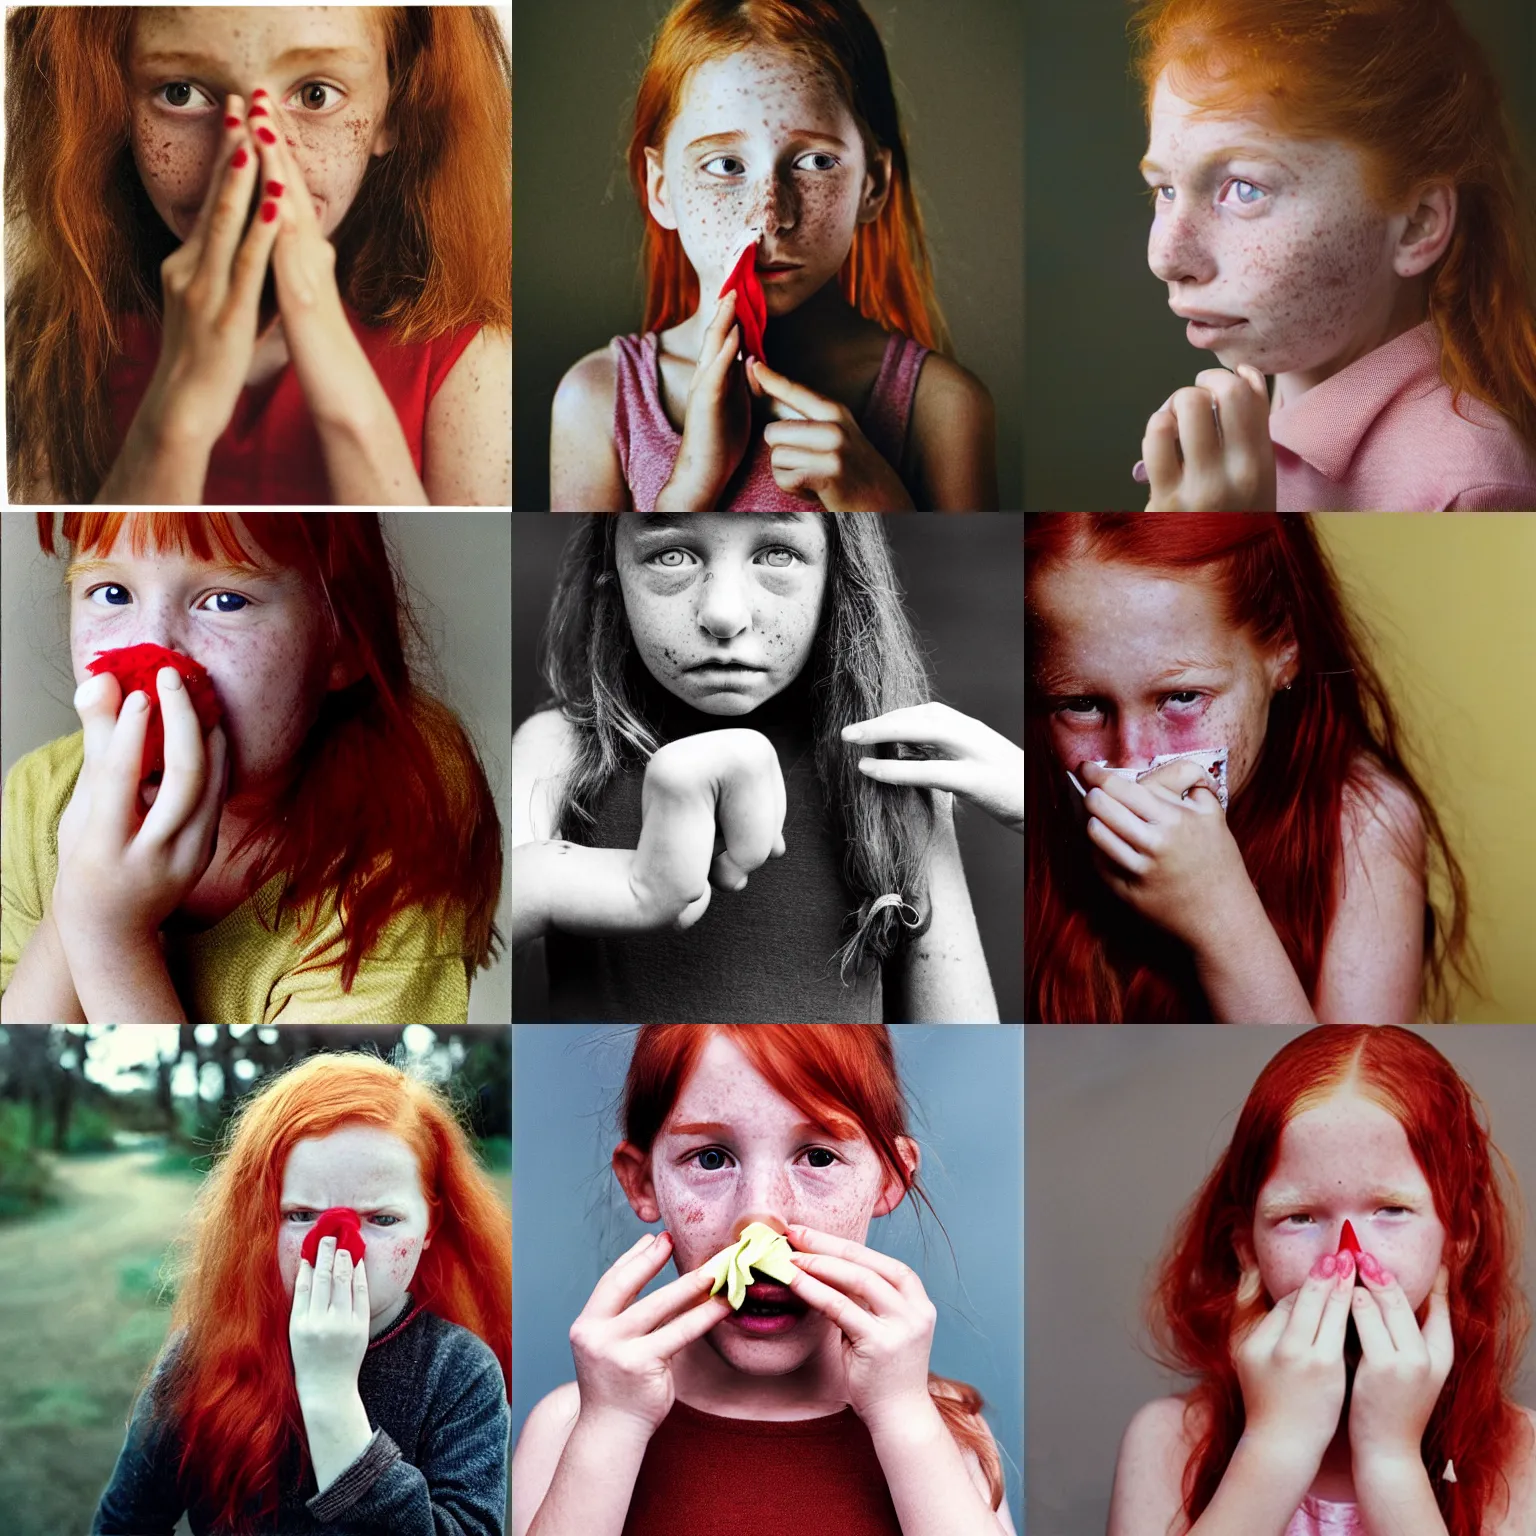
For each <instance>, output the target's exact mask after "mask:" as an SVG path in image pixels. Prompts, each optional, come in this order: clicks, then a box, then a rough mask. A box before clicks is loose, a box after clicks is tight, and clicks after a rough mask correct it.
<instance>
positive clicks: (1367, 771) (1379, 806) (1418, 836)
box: [1340, 757, 1425, 870]
mask: <svg viewBox="0 0 1536 1536" xmlns="http://www.w3.org/2000/svg"><path fill="white" fill-rule="evenodd" d="M1341 817H1342V820H1341V829H1340V830H1341V832H1342V834H1343V836H1342V846H1343V850H1344V855H1345V858H1346V860H1347V859H1348V858H1349V857H1350V856H1351V854H1352V853H1353V855H1354V856H1355V857H1357V858H1358V857H1363V856H1365V855H1367V854H1369V853H1372V852H1378V853H1387V854H1390V855H1391V856H1393V857H1395V858H1397V859H1398V860H1399V862H1401V863H1403V864H1404V865H1406V866H1407V867H1408V868H1410V869H1413V870H1422V868H1423V863H1424V853H1425V829H1424V815H1423V812H1422V811H1421V810H1420V809H1419V803H1418V801H1417V800H1415V799H1414V797H1413V794H1412V792H1411V791H1410V790H1409V789H1408V787H1407V785H1405V784H1404V783H1403V782H1402V781H1401V780H1400V779H1397V778H1394V777H1393V776H1392V775H1391V774H1390V773H1388V772H1387V771H1386V770H1385V769H1384V768H1382V767H1381V766H1380V765H1379V764H1377V763H1375V762H1372V761H1371V759H1369V758H1367V757H1361V758H1359V759H1357V760H1356V762H1355V765H1354V769H1353V772H1352V773H1351V776H1350V779H1349V781H1348V783H1347V784H1346V785H1345V786H1344V797H1343V803H1342V806H1341Z"/></svg>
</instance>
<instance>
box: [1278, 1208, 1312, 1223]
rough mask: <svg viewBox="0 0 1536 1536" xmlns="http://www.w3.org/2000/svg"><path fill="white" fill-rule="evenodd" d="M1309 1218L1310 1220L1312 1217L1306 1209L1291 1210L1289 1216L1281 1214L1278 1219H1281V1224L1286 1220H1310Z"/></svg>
mask: <svg viewBox="0 0 1536 1536" xmlns="http://www.w3.org/2000/svg"><path fill="white" fill-rule="evenodd" d="M1311 1220H1312V1217H1311V1216H1310V1214H1309V1213H1308V1212H1306V1211H1292V1212H1291V1214H1290V1215H1289V1216H1282V1217H1281V1218H1280V1221H1281V1224H1282V1225H1283V1224H1284V1223H1285V1222H1288V1221H1311Z"/></svg>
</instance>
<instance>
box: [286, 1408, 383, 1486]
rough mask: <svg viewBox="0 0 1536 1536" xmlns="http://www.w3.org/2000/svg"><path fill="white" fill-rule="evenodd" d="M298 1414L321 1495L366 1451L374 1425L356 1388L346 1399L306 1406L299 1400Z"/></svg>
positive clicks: (371, 1437) (316, 1484)
mask: <svg viewBox="0 0 1536 1536" xmlns="http://www.w3.org/2000/svg"><path fill="white" fill-rule="evenodd" d="M299 1412H300V1413H301V1414H302V1415H303V1418H304V1438H305V1440H306V1441H307V1442H308V1444H309V1459H310V1461H311V1462H312V1463H313V1465H314V1469H315V1489H316V1491H317V1492H319V1493H324V1492H325V1490H326V1489H327V1488H329V1487H330V1486H331V1484H332V1483H334V1482H335V1481H336V1479H337V1478H338V1477H340V1476H341V1474H342V1473H343V1472H345V1471H346V1470H347V1468H348V1467H350V1466H351V1465H352V1463H353V1462H354V1461H356V1460H357V1458H358V1457H359V1456H361V1455H362V1454H363V1452H364V1451H365V1450H367V1449H368V1442H369V1441H370V1440H372V1439H373V1426H372V1425H371V1424H370V1423H369V1422H368V1410H367V1409H366V1408H364V1407H363V1400H362V1398H361V1397H359V1396H358V1393H357V1389H356V1388H355V1387H354V1388H353V1390H352V1391H351V1393H349V1394H348V1395H347V1396H345V1397H342V1398H339V1399H337V1400H334V1401H333V1400H330V1399H321V1400H319V1401H313V1400H312V1401H310V1402H307V1403H306V1402H305V1401H304V1400H303V1399H302V1398H300V1399H299Z"/></svg>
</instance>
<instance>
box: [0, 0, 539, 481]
mask: <svg viewBox="0 0 1536 1536" xmlns="http://www.w3.org/2000/svg"><path fill="white" fill-rule="evenodd" d="M137 14H139V13H138V11H137V9H136V8H135V7H132V6H111V5H84V6H56V5H22V6H16V7H15V8H14V9H13V10H12V11H11V14H10V16H9V17H8V18H7V21H6V141H7V142H6V154H5V216H6V221H7V235H8V240H7V249H6V257H7V280H8V285H9V288H8V295H7V301H6V326H5V346H6V410H7V416H6V430H7V443H8V456H9V460H10V464H9V470H10V485H11V499H12V500H13V501H22V500H32V501H36V500H38V499H39V497H38V496H37V495H35V494H32V495H28V494H27V492H28V491H29V490H30V489H31V488H32V487H35V486H38V485H40V484H42V483H44V481H45V480H46V482H47V483H50V484H51V485H52V488H53V491H54V494H55V496H56V497H57V499H58V500H60V501H74V502H89V501H91V500H92V499H93V498H94V497H95V495H96V493H97V491H98V490H99V489H100V487H101V484H102V481H103V480H105V479H106V476H107V472H108V470H109V469H110V468H111V463H112V458H111V439H112V425H111V412H110V408H109V402H108V397H107V390H106V382H107V369H108V367H109V366H110V364H111V362H112V360H113V358H114V357H115V355H116V354H117V353H118V351H119V350H120V348H121V336H120V321H121V317H122V316H124V315H150V316H155V317H158V316H159V314H160V263H161V262H162V261H164V260H165V258H166V257H167V256H169V255H170V253H171V252H172V251H173V250H175V249H176V245H177V240H176V236H175V235H174V234H172V233H171V231H170V230H168V229H167V228H166V227H165V225H164V223H163V222H162V220H161V218H160V215H159V214H158V213H157V212H156V211H155V208H154V205H153V204H152V203H151V202H150V200H149V196H148V194H147V193H146V192H145V190H144V185H143V182H142V181H141V180H140V178H139V173H138V170H137V168H136V167H135V165H134V160H133V144H132V136H131V123H132V115H131V108H130V98H129V84H128V61H129V55H130V49H131V45H132V39H133V27H134V20H135V17H136V15H137ZM378 23H379V25H380V27H381V28H382V31H383V35H384V43H385V54H386V59H387V64H388V69H389V108H388V112H389V122H390V124H391V126H392V127H393V128H394V129H395V130H396V134H397V142H396V145H395V147H394V149H392V150H391V151H390V152H389V153H388V154H387V155H383V156H375V157H373V158H372V159H370V161H369V164H368V170H367V172H366V173H365V175H364V177H363V182H362V185H361V187H359V189H358V193H357V197H356V198H355V199H354V201H353V203H352V206H351V207H350V208H349V209H348V210H347V215H346V217H345V218H344V219H343V220H342V222H341V225H340V227H339V228H338V229H337V230H336V232H335V235H334V238H333V243H334V244H335V246H336V281H337V286H338V287H339V289H340V291H341V294H342V297H343V298H344V299H345V300H346V301H347V302H348V303H349V304H350V305H351V306H352V307H353V308H354V309H355V310H356V311H357V312H358V314H359V316H360V317H361V318H362V320H363V321H364V322H365V323H366V324H369V325H387V326H390V327H392V328H393V330H394V332H395V340H396V341H398V342H400V343H402V344H403V343H407V342H413V341H419V340H425V339H428V338H431V337H434V336H441V335H445V334H447V333H449V332H451V331H454V330H457V329H459V328H460V327H462V326H465V325H471V324H481V325H487V326H497V327H501V328H504V329H509V328H510V327H511V324H512V236H511V231H512V131H511V120H512V111H511V94H512V65H511V59H510V57H509V54H508V50H507V44H506V41H505V39H504V37H503V35H502V31H501V26H500V23H499V22H498V21H497V19H496V16H495V13H494V11H493V10H492V9H491V8H490V7H488V6H467V5H441V6H439V5H417V6H396V7H385V8H381V9H380V11H379V13H378ZM13 229H14V233H13Z"/></svg>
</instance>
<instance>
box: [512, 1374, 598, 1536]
mask: <svg viewBox="0 0 1536 1536" xmlns="http://www.w3.org/2000/svg"><path fill="white" fill-rule="evenodd" d="M580 1411H581V1393H580V1391H579V1390H578V1389H577V1386H576V1383H575V1382H574V1381H568V1382H566V1383H565V1385H564V1386H560V1387H556V1388H555V1390H554V1391H553V1392H550V1393H548V1394H546V1395H545V1396H544V1397H541V1398H540V1399H539V1401H538V1402H536V1403H535V1404H534V1405H533V1407H532V1409H531V1410H530V1411H529V1414H528V1417H527V1418H526V1419H524V1420H523V1427H522V1431H521V1432H520V1433H519V1435H518V1437H517V1446H516V1449H515V1450H514V1451H513V1452H512V1536H524V1533H525V1532H526V1531H527V1529H528V1527H529V1526H530V1525H532V1524H533V1517H534V1516H535V1515H536V1514H537V1513H538V1512H539V1506H540V1505H541V1504H542V1503H543V1502H544V1496H545V1494H547V1493H548V1492H549V1485H550V1484H551V1483H552V1482H553V1481H554V1480H555V1468H556V1467H557V1466H558V1465H559V1463H560V1457H561V1454H562V1453H563V1452H564V1450H565V1442H566V1441H567V1440H569V1439H570V1437H571V1431H572V1430H573V1429H574V1428H575V1427H576V1415H577V1414H578V1413H579V1412H580Z"/></svg>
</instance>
